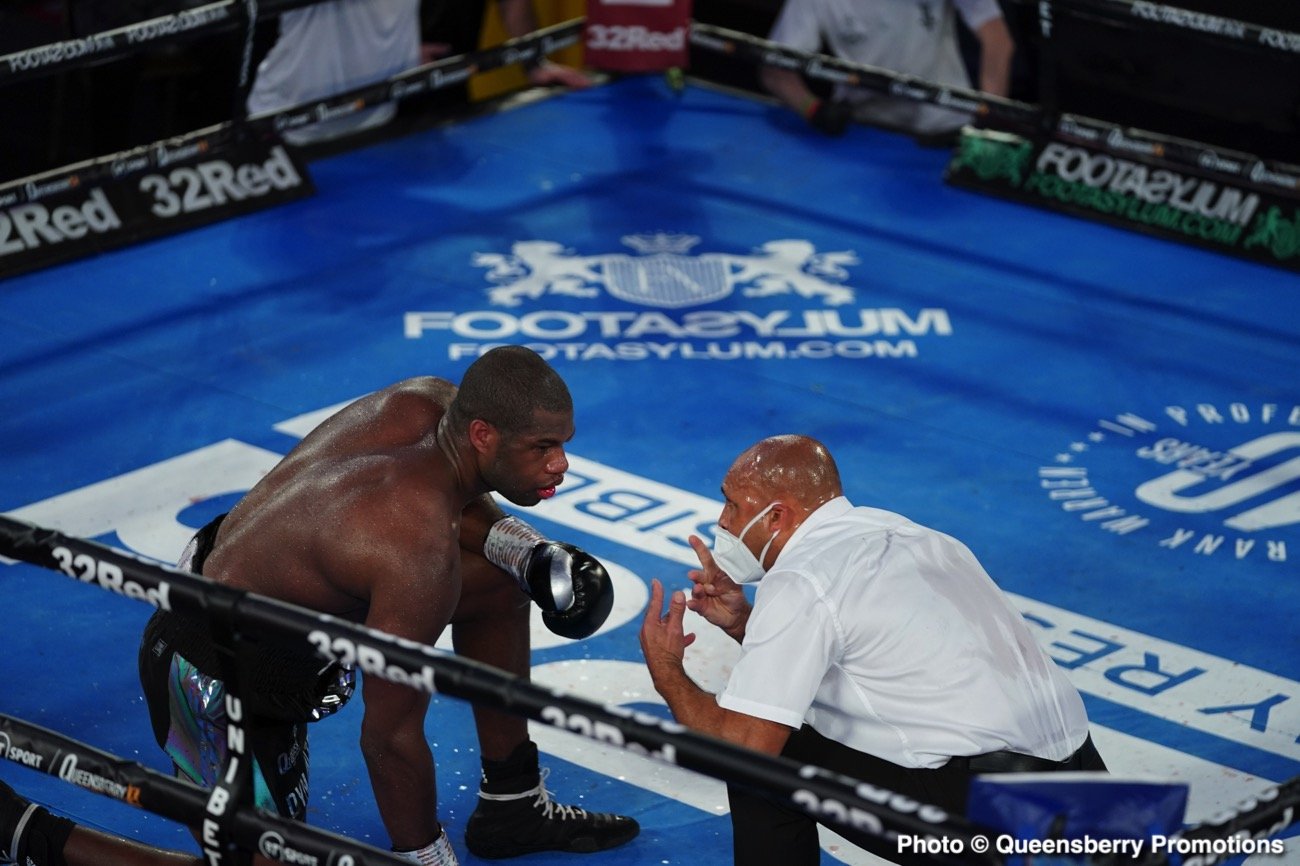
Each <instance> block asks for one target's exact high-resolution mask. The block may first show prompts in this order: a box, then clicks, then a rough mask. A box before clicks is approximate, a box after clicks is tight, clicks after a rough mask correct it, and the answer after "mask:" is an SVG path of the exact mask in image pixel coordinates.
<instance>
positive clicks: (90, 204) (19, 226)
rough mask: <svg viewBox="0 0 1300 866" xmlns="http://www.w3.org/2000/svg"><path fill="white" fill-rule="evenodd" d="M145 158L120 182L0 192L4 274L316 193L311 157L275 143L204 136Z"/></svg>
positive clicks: (56, 183)
mask: <svg viewBox="0 0 1300 866" xmlns="http://www.w3.org/2000/svg"><path fill="white" fill-rule="evenodd" d="M141 159H142V160H148V162H149V163H150V164H151V168H150V169H149V170H147V171H146V172H144V173H140V172H139V171H138V170H136V169H135V168H134V167H132V166H129V165H127V166H122V167H121V171H120V174H121V175H123V177H122V178H121V179H118V180H114V179H113V178H104V179H102V180H99V181H96V182H93V183H85V182H83V181H82V180H81V178H80V177H79V176H78V175H69V176H65V177H60V178H57V179H54V180H49V181H43V182H42V181H32V182H29V183H27V184H24V185H23V186H22V187H21V188H11V189H8V190H5V191H0V278H2V277H6V276H12V275H14V274H17V273H20V272H22V271H26V270H31V269H34V268H39V267H44V266H46V265H50V264H54V263H57V262H62V261H67V260H70V259H74V258H79V257H81V256H85V255H88V254H91V253H97V252H103V251H105V250H109V249H113V248H115V247H119V246H124V245H126V244H130V243H135V242H137V241H140V240H144V239H146V238H151V237H157V236H159V235H164V234H170V233H172V232H177V231H181V230H183V229H187V228H192V227H194V226H199V225H206V224H208V223H212V222H216V221H218V220H223V219H227V218H229V217H232V216H236V215H238V214H242V213H248V212H250V211H253V210H256V209H259V208H263V207H268V206H271V205H276V204H281V203H283V202H287V201H292V200H294V199H298V198H302V197H303V196H306V195H310V194H311V193H312V192H314V187H313V185H312V183H311V178H310V176H309V175H308V174H307V170H306V166H305V164H303V163H301V162H299V161H298V160H297V159H296V158H294V157H293V156H292V155H291V154H290V152H289V151H288V150H287V149H286V148H285V147H284V145H282V144H279V143H276V142H272V141H266V142H246V143H243V144H240V145H236V146H232V147H229V148H224V149H221V150H219V151H215V152H214V151H212V150H211V149H210V147H209V145H208V142H207V141H206V140H203V141H198V142H195V143H192V144H190V145H187V146H185V147H182V148H178V149H174V150H168V149H166V148H158V149H156V151H155V152H152V153H150V154H149V155H148V156H147V157H146V156H141ZM127 176H129V179H128V177H127Z"/></svg>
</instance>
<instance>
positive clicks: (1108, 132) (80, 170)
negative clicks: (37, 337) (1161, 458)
mask: <svg viewBox="0 0 1300 866" xmlns="http://www.w3.org/2000/svg"><path fill="white" fill-rule="evenodd" d="M238 2H249V0H225V2H224V3H221V4H213V5H214V6H222V7H223V8H224V7H229V6H232V5H234V4H236V3H238ZM263 2H266V3H267V4H268V9H274V8H290V7H297V6H303V5H311V4H310V3H308V2H304V0H263ZM1052 2H1065V3H1070V2H1086V3H1105V4H1109V5H1108V6H1107V7H1106V8H1109V9H1112V10H1119V9H1120V8H1121V7H1122V8H1124V9H1130V8H1145V7H1141V6H1140V5H1138V6H1136V7H1135V6H1134V4H1133V3H1131V2H1129V0H1045V5H1046V6H1047V8H1048V9H1049V12H1050V5H1051V3H1052ZM200 8H208V7H200ZM1098 8H1102V7H1100V6H1099V7H1098ZM1160 8H1162V9H1174V8H1175V7H1160ZM225 11H227V12H229V10H228V9H226V10H225ZM257 14H258V15H259V16H260V15H261V14H263V13H262V12H258V13H257ZM266 14H268V15H269V14H271V13H270V12H269V11H268V12H266ZM1117 14H1118V13H1117ZM1132 14H1133V15H1134V16H1138V13H1132ZM169 17H170V18H173V19H174V18H177V17H178V16H169ZM155 20H160V19H155ZM1223 20H1225V21H1226V20H1229V19H1223ZM144 23H149V22H144ZM225 23H228V22H225ZM584 23H585V19H584V18H575V19H572V20H570V21H566V22H562V23H560V24H556V25H553V26H551V27H547V28H543V29H541V30H537V31H534V32H533V33H530V34H528V35H526V36H521V37H517V38H515V39H511V40H508V41H506V42H504V43H502V44H501V45H499V46H493V47H491V48H488V49H483V50H480V51H475V52H469V53H466V54H462V55H458V56H455V57H448V58H443V59H441V60H438V61H436V62H433V63H428V64H424V65H422V66H419V67H416V68H414V69H411V70H407V71H406V72H403V73H400V74H398V75H394V76H392V77H390V78H388V79H386V80H384V81H381V82H378V83H375V84H371V85H366V86H363V87H359V88H356V89H353V90H348V91H344V92H342V93H338V94H335V95H333V96H330V97H326V98H324V99H319V100H314V101H312V102H308V103H302V104H300V105H295V106H288V107H285V108H282V109H278V110H275V111H269V112H262V113H259V114H256V115H253V116H250V117H248V118H247V119H246V121H244V123H246V124H247V125H248V126H251V127H253V128H255V129H262V130H266V129H270V130H274V131H275V132H282V131H285V130H289V129H296V128H299V127H301V126H305V125H307V124H310V123H315V122H317V121H319V120H322V119H325V118H332V117H341V116H346V115H349V114H353V113H356V112H358V111H362V110H364V109H366V108H372V107H374V106H376V105H379V104H382V103H387V102H393V101H401V100H403V99H406V98H408V97H411V96H415V95H419V94H422V93H428V92H432V91H435V90H439V89H442V88H445V87H449V86H451V85H453V84H457V83H459V82H460V81H462V80H464V79H465V78H466V77H468V76H469V75H472V74H474V73H477V72H482V71H487V70H490V69H495V68H498V67H501V66H508V65H511V64H514V63H520V62H525V61H529V60H532V59H534V58H536V57H539V56H544V55H545V54H548V53H550V52H552V51H555V50H558V49H560V48H564V47H568V46H570V45H573V44H576V43H577V42H578V41H579V40H580V39H581V31H582V28H583V25H584ZM1236 23H1241V22H1236ZM131 26H132V27H140V26H141V25H131ZM1243 26H1247V25H1244V24H1243ZM124 29H129V28H124ZM1255 29H1256V30H1258V31H1259V32H1261V33H1263V32H1268V33H1273V34H1278V35H1279V36H1280V37H1283V38H1284V39H1285V40H1286V41H1287V42H1288V43H1289V42H1290V41H1291V40H1294V41H1295V43H1296V44H1297V45H1300V34H1295V33H1288V32H1284V31H1277V30H1271V29H1268V28H1255ZM108 32H116V31H108ZM690 42H691V45H692V46H693V47H698V48H701V49H704V50H708V51H713V52H717V53H720V54H723V55H727V56H731V57H742V58H745V59H748V60H750V61H752V62H755V63H772V64H774V65H778V66H782V67H784V68H788V69H798V70H800V71H802V72H803V73H804V74H805V75H807V76H808V77H809V78H812V79H815V80H820V81H824V82H828V83H840V82H844V81H846V80H848V81H850V83H852V84H854V85H855V86H859V87H864V88H867V89H870V90H874V91H876V92H879V93H882V94H887V95H890V96H894V97H897V98H900V99H904V100H908V101H912V102H919V103H927V104H931V105H937V106H941V107H945V108H950V109H954V110H958V111H966V112H969V113H971V114H973V115H975V116H976V117H978V118H987V119H992V120H997V121H1000V122H1002V123H1004V124H1006V125H1008V126H1009V127H1010V128H1013V129H1017V130H1019V131H1022V132H1025V133H1026V134H1030V135H1033V134H1038V133H1041V132H1042V131H1044V130H1047V129H1051V130H1052V131H1053V132H1054V133H1055V134H1056V135H1057V136H1059V137H1060V138H1061V139H1063V140H1067V141H1075V142H1078V143H1081V144H1087V145H1089V146H1092V147H1095V148H1099V149H1101V150H1104V151H1107V152H1110V153H1114V154H1116V155H1117V156H1119V157H1122V158H1124V157H1126V158H1138V159H1141V158H1143V156H1146V157H1150V158H1154V159H1158V160H1161V161H1162V162H1165V163H1169V164H1174V165H1181V166H1185V167H1188V168H1193V169H1195V170H1196V171H1197V172H1198V173H1205V174H1209V175H1214V176H1218V177H1221V178H1224V179H1228V180H1231V181H1232V182H1234V183H1237V184H1240V185H1241V186H1244V187H1248V188H1251V189H1256V190H1260V191H1263V192H1278V191H1281V192H1283V193H1284V194H1290V195H1295V194H1296V193H1297V192H1300V166H1298V165H1295V164H1292V163H1286V162H1282V161H1279V160H1273V159H1264V158H1261V157H1259V156H1256V155H1254V154H1250V153H1245V152H1242V151H1236V150H1233V149H1230V148H1224V147H1219V146H1217V145H1216V146H1211V145H1208V144H1205V143H1203V142H1199V141H1195V140H1192V139H1185V138H1179V137H1177V136H1171V135H1164V134H1161V133H1156V132H1151V131H1148V130H1141V129H1135V128H1131V127H1125V126H1122V125H1120V124H1116V123H1111V122H1108V121H1104V120H1099V119H1097V118H1092V117H1086V116H1084V115H1078V114H1070V113H1062V114H1056V113H1053V112H1049V111H1046V110H1045V109H1044V108H1043V107H1042V106H1039V105H1034V104H1032V103H1027V102H1021V101H1018V100H1013V99H1008V98H1005V97H999V96H995V95H992V94H987V93H983V92H981V91H978V90H974V89H971V88H965V87H957V86H949V85H940V84H936V83H934V82H930V81H926V80H925V79H921V78H917V77H915V76H910V75H904V74H900V73H897V72H893V71H891V70H887V69H882V68H879V67H873V66H868V65H865V64H859V63H853V62H851V61H847V60H842V59H840V58H837V57H832V56H829V55H824V54H818V53H812V52H805V51H799V50H797V49H794V48H790V47H788V46H785V45H781V44H778V43H775V42H771V41H769V40H767V39H763V38H760V37H757V36H753V35H751V34H748V33H741V32H738V31H735V30H729V29H726V28H723V27H717V26H714V25H711V24H703V23H700V22H692V24H691V28H690ZM56 44H60V43H56ZM1261 44H1266V43H1261ZM47 47H49V46H47ZM40 50H41V49H30V51H37V52H39V51H40ZM20 53H21V52H20ZM14 56H16V55H8V57H10V58H12V57H14ZM5 60H6V58H3V57H0V64H3V63H4V61H5ZM0 71H3V66H2V65H0ZM244 123H240V122H236V121H228V122H225V123H221V124H217V125H215V126H210V127H205V128H203V129H199V130H194V131H193V132H189V133H185V134H183V135H180V136H176V137H173V138H169V139H163V140H160V141H157V142H153V143H151V144H147V145H142V146H140V147H136V148H132V149H130V150H126V151H121V152H119V153H114V154H108V155H106V156H101V157H96V158H93V159H89V160H83V161H81V162H77V163H73V164H70V165H66V166H62V167H60V168H56V169H52V170H50V171H47V172H42V173H39V174H34V175H31V176H29V177H25V178H20V179H17V180H13V181H8V182H5V183H0V202H3V203H4V204H5V205H12V204H21V203H24V202H29V201H33V200H35V199H38V198H40V197H42V196H44V195H48V194H50V193H52V192H61V191H63V190H65V189H68V188H70V187H74V186H77V185H78V184H82V183H87V182H93V181H99V180H105V179H120V178H124V177H127V176H130V175H134V174H138V173H141V172H144V171H148V170H153V169H158V168H162V167H163V166H165V165H166V164H167V163H169V162H171V161H174V160H175V159H177V158H183V157H184V156H185V155H189V154H192V153H194V152H196V151H203V150H207V149H214V148H216V147H218V146H220V145H221V144H223V143H225V141H226V140H227V139H228V137H229V136H231V134H232V132H234V131H235V130H237V129H243V128H245V127H244Z"/></svg>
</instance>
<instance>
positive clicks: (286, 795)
mask: <svg viewBox="0 0 1300 866" xmlns="http://www.w3.org/2000/svg"><path fill="white" fill-rule="evenodd" d="M573 433H574V424H573V403H572V398H571V397H570V395H569V391H568V388H567V387H566V386H565V384H564V381H563V380H562V379H561V378H560V376H559V375H558V374H557V373H556V372H555V371H554V370H553V369H552V368H551V367H550V366H549V365H548V364H547V363H546V362H545V361H544V360H542V358H541V357H539V356H538V355H537V354H536V353H535V352H532V351H530V350H528V349H525V348H522V347H518V346H506V347H501V348H497V349H493V350H491V351H489V352H487V353H486V354H484V355H483V356H482V357H481V358H479V359H478V360H477V361H475V362H474V363H473V364H472V365H470V367H469V369H468V370H467V371H466V372H465V375H464V377H463V378H462V380H461V383H460V386H459V388H457V387H456V386H455V385H453V384H452V383H450V382H448V381H446V380H444V379H438V378H434V377H421V378H415V379H408V380H405V381H402V382H398V383H397V384H395V385H392V386H390V387H388V388H385V389H383V390H381V391H378V392H376V393H374V394H371V395H369V396H367V397H364V398H362V399H360V400H358V401H356V402H355V403H352V404H351V405H349V406H348V407H346V408H345V409H343V410H341V411H339V412H338V413H337V414H335V415H334V416H332V417H331V418H329V419H328V420H326V421H325V422H324V423H322V424H321V425H320V426H319V427H318V428H316V429H315V430H313V431H312V432H311V433H309V434H308V435H307V436H306V437H305V438H304V439H303V440H302V442H300V443H299V444H298V446H297V447H295V448H294V449H293V450H292V451H291V452H290V453H289V454H288V455H286V456H285V457H284V459H283V460H281V461H280V462H279V463H278V464H277V465H276V466H275V467H274V468H272V469H271V471H270V472H269V473H268V474H267V475H266V476H265V477H264V478H263V479H262V480H261V481H259V482H258V483H257V484H256V485H255V486H254V487H253V489H252V490H250V491H249V492H248V494H247V495H245V496H244V498H243V499H241V500H240V501H239V502H238V503H237V504H236V505H235V507H234V508H232V509H231V511H230V513H229V514H228V515H225V516H224V517H223V518H218V519H217V520H215V521H213V522H212V523H211V524H209V525H208V526H206V527H204V529H203V530H201V531H200V532H199V533H198V534H197V535H196V536H195V539H194V541H193V542H192V543H191V545H190V548H189V549H188V550H187V551H186V554H185V558H184V559H183V560H182V562H181V565H182V567H186V568H188V569H189V570H191V571H194V572H197V573H200V574H203V575H205V576H206V577H208V578H210V579H212V580H214V581H216V582H217V583H220V584H224V585H227V586H230V587H233V588H236V589H241V590H247V591H250V592H254V593H258V594H260V595H264V596H269V597H272V598H277V599H281V600H283V601H285V602H288V603H291V604H295V605H298V606H300V607H305V608H309V609H312V610H317V611H320V612H322V613H327V614H330V615H332V616H336V617H339V618H344V619H350V620H352V621H355V622H358V623H362V624H364V625H365V626H367V627H369V628H374V629H377V630H379V631H383V632H386V633H388V634H391V635H395V636H396V637H399V638H406V639H409V640H413V641H418V642H420V643H424V644H433V643H435V642H436V641H437V640H438V637H439V635H440V634H441V633H442V631H443V629H444V628H445V627H446V626H447V625H449V624H450V625H451V629H452V643H453V646H454V648H455V651H456V653H457V654H459V655H462V656H464V657H466V658H470V659H474V660H476V661H479V662H483V663H485V664H489V665H492V666H494V667H497V668H501V669H503V670H505V671H507V672H509V673H511V674H514V675H515V676H517V677H520V678H522V679H527V678H528V675H529V667H530V644H529V620H530V614H529V605H530V599H531V600H532V602H535V603H536V604H538V606H539V607H541V609H542V611H543V620H544V621H545V623H546V624H547V626H548V627H549V628H551V629H552V630H553V631H555V632H557V633H558V634H561V635H563V636H565V637H568V638H573V639H578V638H583V637H586V636H588V635H590V634H592V633H594V632H595V631H596V630H597V629H598V628H599V627H600V625H601V624H602V623H603V622H604V620H605V618H606V617H607V616H608V614H609V611H610V608H611V606H612V604H613V586H612V584H611V582H610V579H609V576H608V574H607V573H606V572H605V569H604V568H603V567H602V566H601V565H600V563H599V562H598V561H597V560H596V559H595V558H594V557H592V556H590V555H589V554H587V553H585V552H583V551H581V550H579V549H578V548H576V547H573V546H572V545H567V544H560V543H557V542H553V541H550V540H547V539H545V538H544V537H542V536H541V535H540V534H539V533H537V532H536V530H534V529H533V528H532V527H530V526H528V524H526V523H524V522H523V521H521V520H519V519H518V518H514V517H506V516H505V515H504V514H503V513H502V511H501V510H500V508H499V507H498V506H497V505H496V502H495V501H494V500H493V498H492V496H491V495H490V494H491V493H493V492H495V493H498V494H499V495H501V496H502V497H504V498H505V499H507V500H509V501H510V502H512V503H514V504H516V505H521V506H531V505H536V504H537V503H538V502H540V501H541V500H542V499H546V498H549V497H551V496H553V495H554V494H555V489H556V487H557V485H559V484H560V483H561V482H562V481H563V477H564V473H565V471H567V469H568V460H567V458H566V456H565V452H564V446H565V443H567V442H568V441H569V440H570V439H571V438H572V436H573ZM245 638H248V639H247V640H246V643H247V644H248V645H247V646H246V647H245V648H244V649H243V650H241V653H243V656H242V657H241V659H240V670H241V672H244V673H243V677H244V680H246V681H241V689H242V691H243V692H244V695H243V697H244V703H245V706H246V709H247V711H248V713H249V716H250V723H249V724H248V726H247V727H248V730H249V740H250V746H251V748H250V752H251V754H252V755H253V757H254V759H255V764H256V772H255V774H254V775H255V780H254V788H255V794H256V796H257V799H258V804H259V805H261V806H263V807H265V808H273V809H275V810H276V811H278V812H279V813H280V814H283V815H286V816H288V817H293V818H302V817H303V815H304V814H305V811H306V802H307V761H308V758H307V735H306V727H305V726H306V724H307V723H308V722H311V721H315V720H317V719H320V718H323V717H324V716H325V715H328V714H329V713H331V712H333V711H335V710H337V709H338V708H339V707H340V706H342V704H343V703H344V702H345V701H346V700H347V698H348V696H349V695H350V694H351V691H352V672H351V671H350V670H348V669H345V668H343V667H341V666H339V665H338V664H337V663H332V664H329V665H324V664H322V662H321V661H320V659H319V658H316V657H314V656H308V655H306V654H302V655H297V654H294V653H291V652H287V651H285V650H282V649H278V648H275V647H271V646H264V645H261V644H259V643H257V642H256V636H245ZM140 672H141V681H142V684H143V686H144V691H145V694H146V696H147V697H148V700H149V706H150V715H151V717H152V721H153V727H154V734H155V736H156V737H157V739H158V741H159V743H160V745H162V746H163V748H164V749H165V750H166V751H167V753H168V754H169V755H170V756H171V758H172V761H173V762H174V764H175V766H176V770H177V772H178V774H179V775H182V776H184V777H188V778H190V779H191V780H193V781H195V782H198V783H200V784H205V785H208V786H211V785H212V784H213V783H214V782H215V780H216V778H217V773H218V772H219V771H220V769H221V765H222V761H223V760H224V757H225V749H226V743H225V731H226V719H225V715H224V709H223V703H222V697H223V687H222V683H221V681H220V676H221V673H222V669H221V667H220V659H219V658H218V653H217V651H216V649H215V648H214V647H213V646H212V644H211V642H210V640H209V639H208V636H207V628H206V626H205V625H204V624H203V623H197V622H192V621H186V620H185V619H184V618H182V617H179V616H177V615H176V614H174V613H166V612H159V613H158V614H157V615H156V616H155V617H154V618H153V619H152V620H151V621H150V624H149V626H148V628H147V629H146V632H145V636H144V640H143V641H142V643H141V647H140ZM362 700H363V702H364V705H365V707H364V715H363V717H362V723H361V752H362V757H363V758H364V760H365V763H366V768H367V770H368V773H369V776H370V782H371V788H372V790H373V792H374V795H375V801H376V803H377V805H378V807H379V813H380V816H381V818H382V819H383V822H384V826H385V828H386V829H387V831H388V834H389V836H390V839H391V841H392V847H393V850H395V851H398V852H402V853H405V854H407V855H408V858H409V859H411V860H412V862H417V863H424V864H435V863H436V864H448V863H455V862H456V859H455V854H454V852H453V851H452V848H451V845H450V843H449V841H448V840H447V837H446V834H445V832H444V831H443V828H442V825H441V823H440V822H439V820H438V812H437V793H436V786H435V779H434V761H433V755H432V751H431V749H430V747H429V744H428V742H427V740H426V738H425V734H424V720H425V713H426V711H427V710H428V707H429V703H430V696H429V695H427V694H424V693H422V692H418V691H416V690H414V689H411V688H408V687H405V686H401V685H397V684H394V683H390V682H387V681H385V680H382V679H379V678H378V677H366V678H364V679H363V682H362ZM474 720H475V728H476V731H477V734H478V741H479V749H480V755H481V758H482V767H483V778H482V782H481V787H480V792H479V804H478V807H477V808H476V810H475V811H474V813H473V814H472V815H471V816H470V818H469V822H468V826H467V828H466V838H465V842H466V845H467V847H468V848H469V850H470V851H471V852H472V853H474V854H475V855H477V856H479V857H485V858H501V857H512V856H516V855H520V854H527V853H531V852H534V851H546V850H559V851H573V852H593V851H599V850H603V849H606V848H611V847H614V846H616V845H621V844H623V843H624V842H627V841H629V840H630V839H632V838H633V837H634V836H636V835H637V833H638V832H639V829H640V828H639V827H638V825H637V823H636V821H634V820H632V819H631V818H627V817H624V816H619V815H611V814H605V813H597V812H587V811H585V810H583V809H581V808H578V807H575V806H565V805H560V804H557V803H555V802H554V801H552V800H551V797H550V794H549V792H548V791H547V790H546V787H545V785H544V784H543V779H544V773H543V772H542V771H541V769H540V768H539V765H538V755H537V747H536V745H535V744H534V743H533V742H532V741H531V740H530V739H529V738H528V728H527V720H526V719H524V718H523V717H521V716H517V715H514V714H511V713H505V712H502V711H499V710H495V709H492V708H490V707H480V706H475V707H474Z"/></svg>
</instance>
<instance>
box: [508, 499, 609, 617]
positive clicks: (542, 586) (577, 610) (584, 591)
mask: <svg viewBox="0 0 1300 866" xmlns="http://www.w3.org/2000/svg"><path fill="white" fill-rule="evenodd" d="M483 555H484V556H485V557H487V560H488V561H489V562H491V563H492V564H493V565H495V566H497V567H498V568H501V569H504V570H505V571H506V572H508V573H510V574H511V575H514V578H515V580H517V581H519V587H520V589H522V590H523V591H524V592H526V593H528V595H529V597H530V598H532V599H533V601H534V602H536V603H537V606H538V607H540V608H541V609H542V622H544V623H546V627H547V628H549V629H550V630H551V631H553V632H555V633H556V634H558V635H560V636H562V637H567V638H569V639H571V640H577V639H579V638H584V637H587V636H589V635H591V634H592V633H593V632H595V631H596V629H598V628H600V627H601V625H602V624H604V622H605V619H606V617H608V616H609V611H610V608H611V607H613V605H614V584H613V582H612V581H610V579H609V573H608V572H606V571H605V567H604V566H603V565H601V564H600V563H599V562H598V561H597V560H596V558H595V557H593V556H592V555H591V554H589V553H587V552H585V551H583V550H579V549H578V548H576V547H574V546H573V545H571V544H560V543H559V542H555V541H548V540H547V539H546V537H545V536H543V535H542V534H541V533H540V532H538V531H537V530H536V529H533V528H532V527H531V526H529V525H528V524H527V523H525V522H524V521H522V520H520V519H519V518H517V517H503V518H502V519H501V520H498V521H497V522H496V523H494V524H492V526H491V528H490V529H489V530H488V535H487V539H486V541H485V542H484V544H483Z"/></svg>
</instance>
